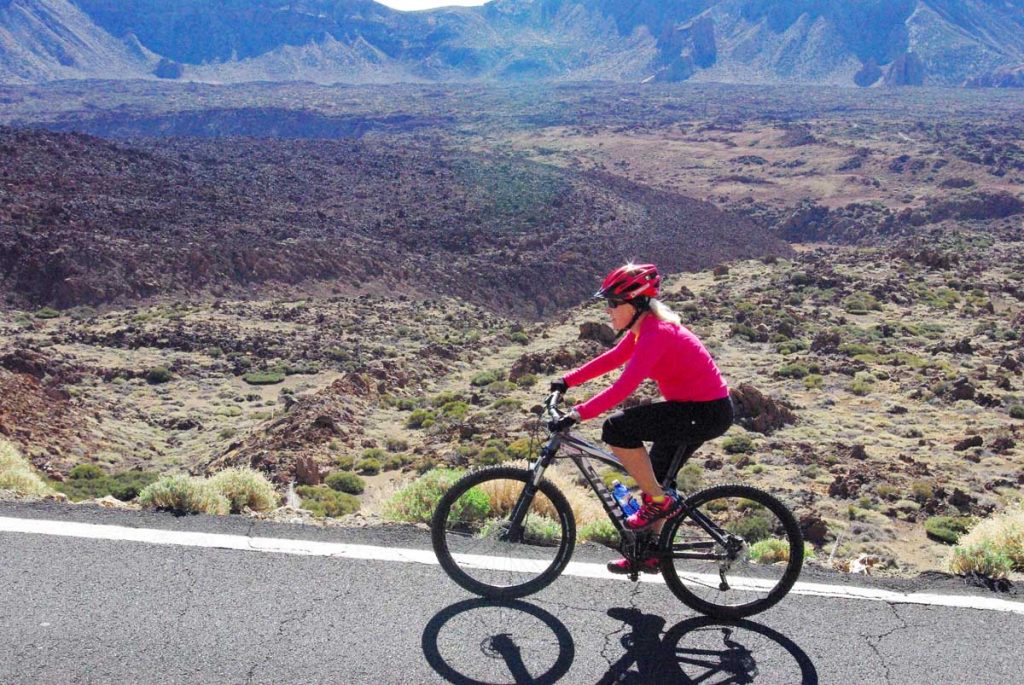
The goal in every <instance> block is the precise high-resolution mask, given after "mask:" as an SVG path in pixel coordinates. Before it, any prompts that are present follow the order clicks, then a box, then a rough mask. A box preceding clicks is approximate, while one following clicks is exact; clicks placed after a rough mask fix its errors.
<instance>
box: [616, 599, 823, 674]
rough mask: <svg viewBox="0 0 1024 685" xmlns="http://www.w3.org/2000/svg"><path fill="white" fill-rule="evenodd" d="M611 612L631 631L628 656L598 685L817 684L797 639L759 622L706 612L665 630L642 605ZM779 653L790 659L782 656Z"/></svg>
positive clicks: (661, 621) (626, 636) (626, 637)
mask: <svg viewBox="0 0 1024 685" xmlns="http://www.w3.org/2000/svg"><path fill="white" fill-rule="evenodd" d="M608 615H609V616H611V617H612V618H614V619H616V620H620V621H623V623H625V624H626V626H628V628H631V631H630V632H627V633H625V634H624V635H623V636H622V638H621V639H620V641H621V643H622V646H623V647H624V648H625V650H626V652H625V654H623V656H622V657H621V658H620V659H619V660H618V661H616V662H615V663H613V664H612V665H611V667H610V668H609V669H608V672H607V673H606V674H605V675H604V676H603V677H602V678H601V679H600V680H599V681H598V683H599V685H611V684H612V683H615V684H618V685H647V684H648V683H658V684H659V685H662V684H664V683H673V684H679V685H696V684H697V683H729V684H730V685H732V684H734V683H735V684H740V683H757V682H772V683H776V682H792V683H802V684H803V685H816V684H817V683H818V673H817V670H816V669H815V668H814V663H813V662H812V661H811V659H810V657H808V656H807V654H806V653H805V652H804V651H803V650H802V649H800V647H799V646H797V644H796V643H795V642H793V641H792V640H790V639H789V638H787V637H786V636H784V635H782V634H781V633H779V632H777V631H775V630H772V629H771V628H768V627H767V626H764V625H762V624H760V623H756V622H754V621H750V620H736V621H720V620H717V619H713V618H709V617H707V616H701V617H697V618H691V619H687V620H685V621H681V622H679V623H677V624H676V625H674V626H672V628H670V629H669V630H668V631H664V628H665V619H663V618H661V617H660V616H656V615H654V614H645V613H643V612H642V611H640V610H639V609H633V608H630V609H625V608H619V607H617V608H613V609H610V610H609V611H608ZM663 635H664V636H663ZM780 652H783V653H788V654H789V656H790V657H791V659H786V658H782V659H779V658H778V657H779V654H780ZM760 664H771V665H772V670H771V671H770V672H769V671H762V670H761V668H760ZM782 671H786V672H785V673H783V672H782Z"/></svg>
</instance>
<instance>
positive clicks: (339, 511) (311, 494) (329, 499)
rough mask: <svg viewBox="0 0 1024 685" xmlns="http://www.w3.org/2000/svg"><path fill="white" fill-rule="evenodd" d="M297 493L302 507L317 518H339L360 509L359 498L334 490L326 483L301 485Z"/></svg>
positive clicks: (296, 489)
mask: <svg viewBox="0 0 1024 685" xmlns="http://www.w3.org/2000/svg"><path fill="white" fill-rule="evenodd" d="M295 494H297V495H298V496H299V498H300V499H301V500H302V508H303V509H308V510H309V511H311V512H313V515H314V516H316V517H317V518H326V517H330V518H338V517H340V516H346V515H348V514H352V513H355V512H357V511H359V500H358V499H357V498H356V497H354V496H352V495H350V494H348V493H347V492H338V491H337V490H332V489H331V488H329V487H327V486H326V485H300V486H299V487H297V488H295Z"/></svg>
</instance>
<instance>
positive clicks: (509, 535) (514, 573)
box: [430, 466, 576, 599]
mask: <svg viewBox="0 0 1024 685" xmlns="http://www.w3.org/2000/svg"><path fill="white" fill-rule="evenodd" d="M532 479H533V472H532V471H530V470H529V469H517V468H512V467H507V466H498V467H492V468H487V469H482V470H480V471H475V472H473V473H469V474H467V475H465V476H463V477H462V478H460V479H459V480H458V481H456V482H455V484H454V485H452V487H451V489H449V490H448V492H447V493H445V495H444V496H443V497H442V498H441V501H440V502H439V503H438V505H437V509H436V510H435V511H434V516H433V518H432V519H431V522H430V529H431V540H432V542H433V546H434V553H435V554H437V559H438V561H439V562H440V563H441V568H443V569H444V570H445V572H446V573H447V574H448V576H449V577H450V578H451V579H452V580H454V581H455V582H456V583H458V584H459V585H461V586H462V587H463V588H465V589H467V590H469V591H470V592H473V593H476V594H478V595H481V596H484V597H490V598H495V599H511V598H515V597H523V596H525V595H529V594H532V593H534V592H537V591H538V590H540V589H542V588H544V587H546V586H547V585H549V584H550V583H551V582H552V581H554V579H555V578H557V577H558V575H559V574H560V573H561V572H562V570H563V569H564V568H565V565H566V564H567V563H569V557H570V556H572V551H573V546H574V545H575V543H576V521H575V519H574V518H573V514H572V508H571V507H570V506H569V502H568V501H566V499H565V496H564V495H562V493H561V492H560V491H559V490H558V488H556V487H555V486H554V485H553V484H552V483H550V482H548V481H541V483H540V486H539V488H538V489H537V491H536V492H535V494H534V495H533V498H532V501H530V502H528V504H529V507H528V509H526V510H525V511H526V513H525V516H524V517H523V520H522V522H521V525H520V526H519V527H518V528H517V529H515V530H513V526H512V522H511V514H512V511H513V508H514V507H515V506H516V503H517V502H518V501H519V500H520V498H521V497H523V492H524V489H525V488H526V487H527V485H528V484H529V483H530V482H531V480H532Z"/></svg>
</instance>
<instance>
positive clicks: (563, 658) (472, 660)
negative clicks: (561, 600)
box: [421, 599, 576, 685]
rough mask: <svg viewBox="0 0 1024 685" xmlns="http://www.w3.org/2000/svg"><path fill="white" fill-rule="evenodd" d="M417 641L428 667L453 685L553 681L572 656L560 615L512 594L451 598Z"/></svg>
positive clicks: (544, 683)
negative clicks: (495, 597) (504, 598)
mask: <svg viewBox="0 0 1024 685" xmlns="http://www.w3.org/2000/svg"><path fill="white" fill-rule="evenodd" d="M481 636H483V639H480V638H481ZM421 645H422V647H423V654H424V655H425V656H426V658H427V663H429V664H430V667H431V668H433V669H434V671H435V672H437V674H438V675H440V676H441V677H442V678H444V679H445V680H447V681H448V682H450V683H455V684H456V685H477V684H481V685H482V684H485V683H487V684H491V683H516V685H520V684H523V683H532V684H537V685H547V684H549V683H556V682H558V680H559V679H560V678H561V677H562V676H564V675H565V674H566V673H567V672H568V671H569V668H570V667H571V666H572V662H573V659H574V658H575V656H576V645H575V643H574V642H573V639H572V635H571V634H570V633H569V631H568V629H567V628H566V627H565V625H564V624H563V623H562V622H561V621H559V620H558V619H557V618H555V617H554V616H552V615H551V614H550V613H548V612H547V611H544V610H543V609H541V608H539V607H537V606H534V605H533V604H528V603H526V602H520V601H516V600H512V601H497V600H490V599H469V600H465V601H462V602H458V603H456V604H453V605H451V606H450V607H448V608H446V609H444V610H443V611H440V612H439V613H438V614H437V615H436V616H434V617H433V618H432V619H431V620H430V622H429V623H427V626H426V628H425V629H424V630H423V638H422V640H421ZM453 664H455V665H457V666H458V668H456V667H455V665H453Z"/></svg>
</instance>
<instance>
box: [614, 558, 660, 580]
mask: <svg viewBox="0 0 1024 685" xmlns="http://www.w3.org/2000/svg"><path fill="white" fill-rule="evenodd" d="M636 570H637V571H641V572H642V573H660V572H661V561H660V560H659V559H658V555H657V552H653V553H652V554H651V556H649V557H647V558H646V559H641V560H640V563H639V564H637V569H636ZM608 571H609V572H611V573H615V574H617V575H621V576H624V575H627V574H629V573H631V572H632V571H633V564H631V563H629V560H628V559H616V560H615V561H609V562H608Z"/></svg>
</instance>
